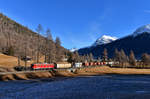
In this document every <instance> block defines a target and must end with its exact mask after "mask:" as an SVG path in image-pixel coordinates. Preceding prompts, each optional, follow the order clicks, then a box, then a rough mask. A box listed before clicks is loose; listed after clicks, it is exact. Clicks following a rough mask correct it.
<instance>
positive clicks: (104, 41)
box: [92, 35, 117, 46]
mask: <svg viewBox="0 0 150 99" xmlns="http://www.w3.org/2000/svg"><path fill="white" fill-rule="evenodd" d="M115 40H117V37H111V36H108V35H103V36H102V37H100V38H98V39H97V40H96V41H95V43H94V44H93V45H92V46H97V45H102V44H108V43H111V42H112V41H115Z"/></svg>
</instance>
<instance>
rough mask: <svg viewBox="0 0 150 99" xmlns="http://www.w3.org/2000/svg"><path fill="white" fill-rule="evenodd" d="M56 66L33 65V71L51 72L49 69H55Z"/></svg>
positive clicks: (45, 64)
mask: <svg viewBox="0 0 150 99" xmlns="http://www.w3.org/2000/svg"><path fill="white" fill-rule="evenodd" d="M54 67H55V65H54V64H47V63H44V64H32V65H31V69H32V70H49V69H54Z"/></svg>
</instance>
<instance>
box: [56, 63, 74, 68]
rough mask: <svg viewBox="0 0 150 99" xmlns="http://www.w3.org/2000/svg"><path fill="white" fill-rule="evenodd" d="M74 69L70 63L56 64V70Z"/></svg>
mask: <svg viewBox="0 0 150 99" xmlns="http://www.w3.org/2000/svg"><path fill="white" fill-rule="evenodd" d="M71 67H72V65H71V64H70V63H68V62H57V63H55V68H58V69H59V68H60V69H61V68H71Z"/></svg>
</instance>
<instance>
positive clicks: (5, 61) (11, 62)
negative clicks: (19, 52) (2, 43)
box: [0, 53, 44, 69]
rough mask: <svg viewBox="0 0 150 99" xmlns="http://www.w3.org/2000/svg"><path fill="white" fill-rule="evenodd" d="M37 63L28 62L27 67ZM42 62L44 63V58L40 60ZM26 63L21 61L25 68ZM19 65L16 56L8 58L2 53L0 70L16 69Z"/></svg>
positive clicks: (0, 54) (0, 55)
mask: <svg viewBox="0 0 150 99" xmlns="http://www.w3.org/2000/svg"><path fill="white" fill-rule="evenodd" d="M34 62H35V61H34V60H33V61H30V62H27V66H30V65H31V64H32V63H34ZM40 62H44V57H41V58H40ZM24 64H25V63H24V61H21V66H24ZM17 65H18V58H17V57H14V56H8V55H5V54H2V53H0V68H1V67H2V68H9V69H11V68H14V67H15V66H17Z"/></svg>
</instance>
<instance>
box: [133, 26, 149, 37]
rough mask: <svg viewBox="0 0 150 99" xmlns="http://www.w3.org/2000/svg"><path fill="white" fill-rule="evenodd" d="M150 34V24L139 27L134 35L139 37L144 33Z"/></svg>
mask: <svg viewBox="0 0 150 99" xmlns="http://www.w3.org/2000/svg"><path fill="white" fill-rule="evenodd" d="M145 32H146V33H150V24H147V25H144V26H141V27H139V28H138V29H137V30H136V31H135V32H134V33H133V36H137V35H139V34H142V33H145Z"/></svg>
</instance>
